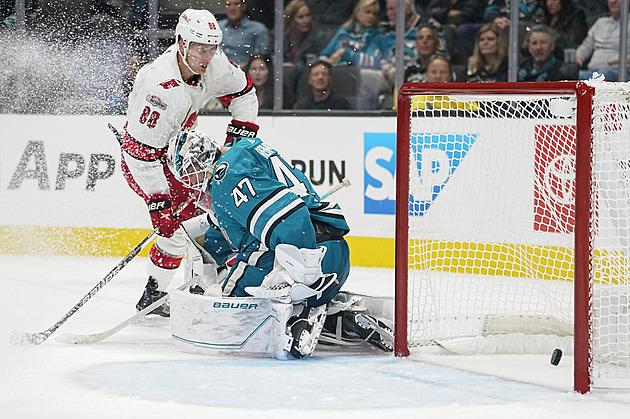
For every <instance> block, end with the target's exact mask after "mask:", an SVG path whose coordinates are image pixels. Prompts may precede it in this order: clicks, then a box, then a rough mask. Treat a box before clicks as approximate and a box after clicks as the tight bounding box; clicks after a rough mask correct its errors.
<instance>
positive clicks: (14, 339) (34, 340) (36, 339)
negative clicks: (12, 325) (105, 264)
mask: <svg viewBox="0 0 630 419" xmlns="http://www.w3.org/2000/svg"><path fill="white" fill-rule="evenodd" d="M195 197H196V194H194V193H193V194H191V195H190V196H189V197H188V199H187V200H186V201H184V202H182V203H181V204H180V205H179V207H177V210H176V211H175V215H179V214H180V213H181V212H182V211H183V210H184V208H186V206H188V204H190V203H191V202H193V200H194V199H195ZM157 232H158V227H156V228H155V229H154V230H153V231H151V233H149V235H148V236H146V237H145V238H144V239H142V241H141V242H140V243H138V244H137V245H136V247H134V248H133V249H132V250H131V252H129V254H128V255H127V256H125V257H124V258H123V260H121V261H120V262H118V265H116V266H115V267H114V269H112V270H111V271H109V273H108V274H107V275H105V277H104V278H103V279H101V280H100V281H99V282H98V283H97V284H96V285H95V286H94V287H93V288H92V289H91V290H90V291H89V292H88V293H87V294H86V295H85V296H84V297H83V298H82V299H81V300H80V301H79V302H78V303H76V304H75V305H74V307H72V308H71V309H70V311H68V312H67V313H66V314H64V315H63V317H62V318H61V319H59V321H57V323H55V324H53V325H52V326H50V327H49V328H48V329H46V330H44V331H43V332H39V333H29V332H24V331H21V330H14V331H13V332H12V333H11V338H10V340H11V343H12V344H14V345H39V344H41V343H42V342H44V341H45V340H46V339H48V338H49V337H50V335H52V334H53V333H54V332H55V331H56V330H57V329H59V327H61V325H62V324H64V323H65V322H66V321H67V320H68V319H69V318H70V317H71V316H72V315H73V314H74V313H76V311H77V310H79V309H80V308H81V307H82V306H83V305H84V304H85V303H87V302H88V301H89V300H90V299H91V298H92V297H94V295H96V293H97V292H99V291H100V289H101V288H103V287H104V286H105V285H106V284H107V283H108V282H109V281H111V280H112V278H113V277H114V276H116V274H117V273H118V272H120V271H121V270H122V268H124V267H125V266H127V264H129V262H131V260H132V259H133V258H135V257H136V256H137V255H138V253H140V252H141V251H142V249H144V248H145V247H146V246H147V245H148V244H149V243H150V242H151V240H153V238H154V237H155V235H156V234H157Z"/></svg>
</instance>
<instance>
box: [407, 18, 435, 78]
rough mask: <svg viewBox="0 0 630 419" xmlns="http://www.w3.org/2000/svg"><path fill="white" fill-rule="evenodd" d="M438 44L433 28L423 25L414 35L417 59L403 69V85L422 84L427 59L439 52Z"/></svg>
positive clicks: (427, 24) (429, 25)
mask: <svg viewBox="0 0 630 419" xmlns="http://www.w3.org/2000/svg"><path fill="white" fill-rule="evenodd" d="M439 46H440V43H439V41H438V34H437V30H436V29H435V27H434V26H433V25H431V24H429V23H425V24H423V25H422V26H421V27H420V29H418V32H417V33H416V48H415V50H416V53H417V58H416V59H415V60H414V61H413V62H412V63H411V64H410V65H409V66H407V68H406V69H405V83H422V82H424V81H425V79H424V73H425V72H426V71H427V65H428V64H429V59H430V58H431V57H432V56H433V55H434V54H435V53H437V52H438V51H439Z"/></svg>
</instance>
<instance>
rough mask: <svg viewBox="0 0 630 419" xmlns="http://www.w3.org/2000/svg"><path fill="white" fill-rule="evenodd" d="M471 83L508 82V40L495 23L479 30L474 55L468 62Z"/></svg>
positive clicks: (503, 31)
mask: <svg viewBox="0 0 630 419" xmlns="http://www.w3.org/2000/svg"><path fill="white" fill-rule="evenodd" d="M468 81H469V82H502V81H508V40H507V35H506V33H505V30H503V29H501V28H499V27H498V26H497V25H495V24H494V23H487V24H485V25H483V26H482V27H481V29H479V32H478V33H477V40H476V42H475V49H474V51H473V55H472V56H471V57H470V59H469V60H468Z"/></svg>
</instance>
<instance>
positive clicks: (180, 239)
mask: <svg viewBox="0 0 630 419" xmlns="http://www.w3.org/2000/svg"><path fill="white" fill-rule="evenodd" d="M155 246H156V247H157V248H158V250H159V251H160V252H161V253H162V254H164V255H165V256H166V257H169V258H182V257H183V256H184V255H185V254H186V233H185V232H184V230H183V229H182V227H181V226H180V227H179V228H178V229H177V230H176V231H175V234H173V236H172V237H169V238H166V237H163V236H158V237H157V239H156V240H155ZM176 271H177V269H167V268H164V267H162V266H159V265H156V264H155V263H154V262H153V260H152V259H151V258H149V262H148V263H147V274H148V275H149V276H152V277H153V278H155V280H156V281H157V283H158V290H160V291H166V288H167V287H168V286H169V284H170V283H171V280H172V279H173V276H174V275H175V272H176Z"/></svg>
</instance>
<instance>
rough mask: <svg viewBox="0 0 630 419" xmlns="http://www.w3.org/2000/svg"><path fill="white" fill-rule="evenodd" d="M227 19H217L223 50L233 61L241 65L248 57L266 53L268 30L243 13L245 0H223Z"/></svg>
mask: <svg viewBox="0 0 630 419" xmlns="http://www.w3.org/2000/svg"><path fill="white" fill-rule="evenodd" d="M223 7H224V8H225V14H226V16H227V19H222V20H220V21H219V26H220V27H221V30H222V31H223V43H222V45H223V52H225V55H227V57H228V58H229V59H230V60H232V61H233V62H234V63H236V64H238V65H240V66H243V65H244V64H245V63H246V62H247V60H249V57H251V56H252V55H253V54H257V53H266V52H267V50H268V48H269V32H268V30H267V28H266V27H265V25H263V24H262V23H260V22H256V21H254V20H251V19H249V18H248V17H247V16H246V15H245V11H246V10H247V3H246V2H245V0H223Z"/></svg>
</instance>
